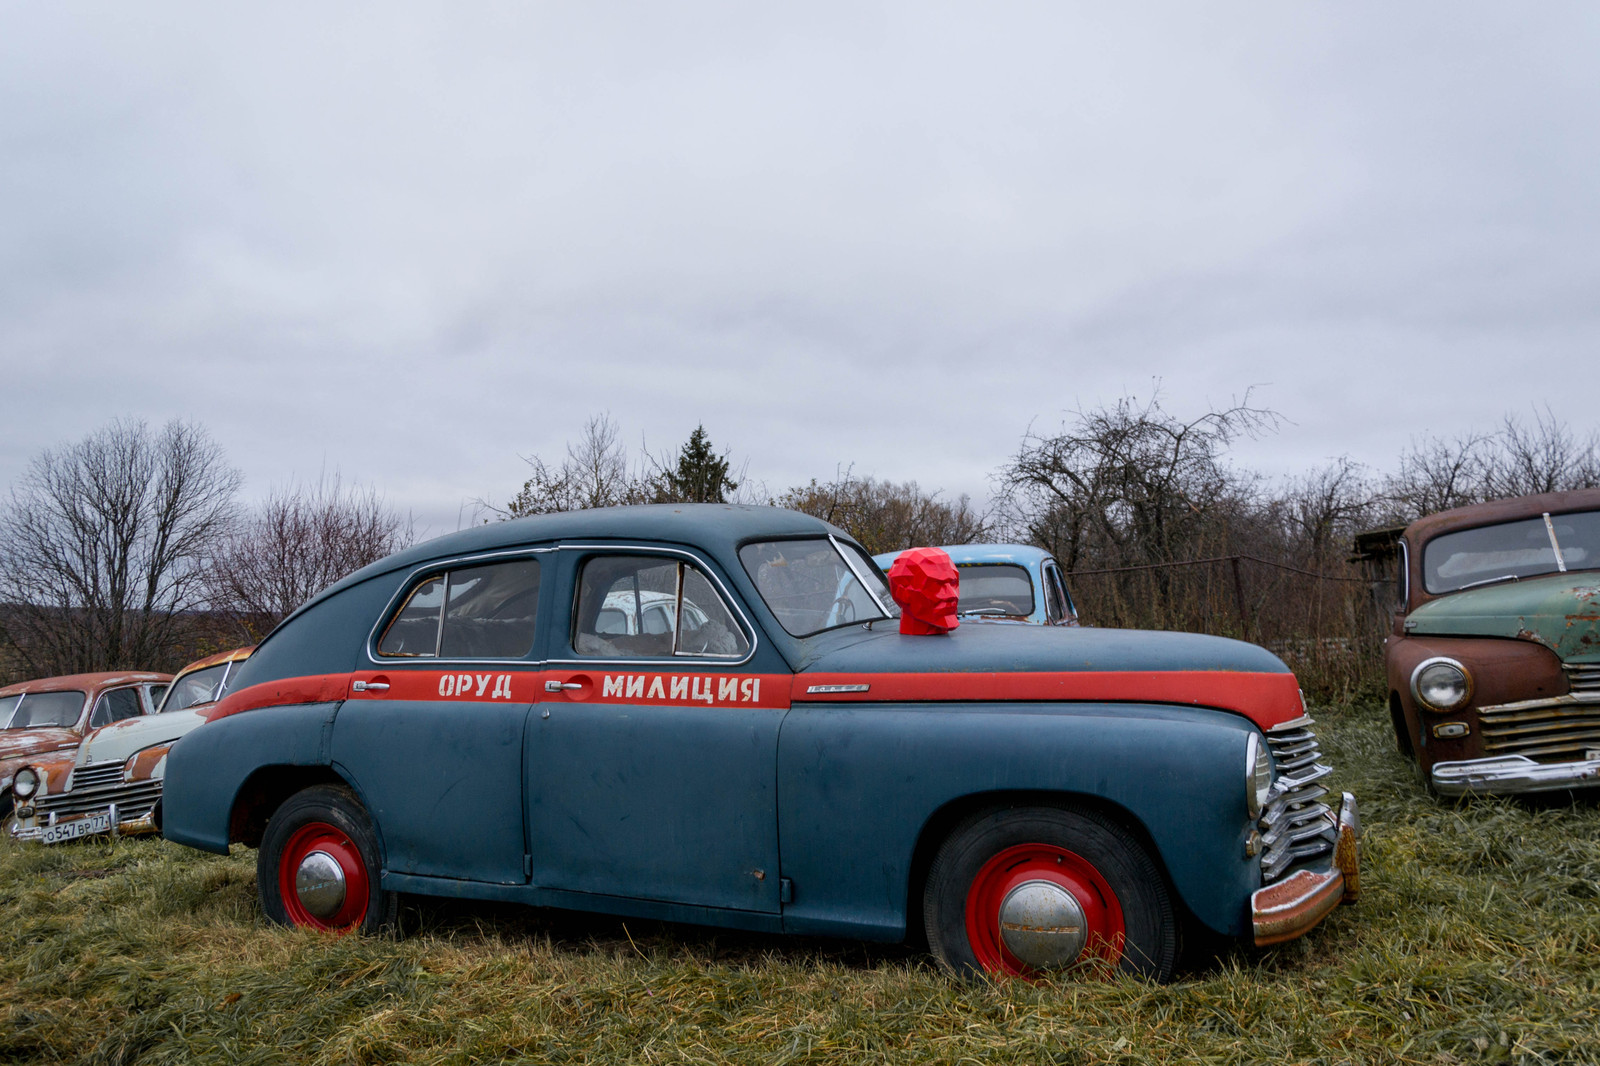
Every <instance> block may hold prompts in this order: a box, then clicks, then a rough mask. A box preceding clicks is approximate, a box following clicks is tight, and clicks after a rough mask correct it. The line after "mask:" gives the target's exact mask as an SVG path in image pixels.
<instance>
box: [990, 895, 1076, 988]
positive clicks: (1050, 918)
mask: <svg viewBox="0 0 1600 1066" xmlns="http://www.w3.org/2000/svg"><path fill="white" fill-rule="evenodd" d="M1000 939H1001V940H1003V941H1004V942H1005V945H1006V949H1007V950H1008V951H1010V952H1011V954H1013V955H1015V956H1016V957H1017V961H1019V962H1021V963H1023V964H1025V965H1027V966H1030V967H1032V968H1033V969H1035V970H1050V969H1054V968H1056V967H1058V966H1066V965H1068V964H1069V963H1071V962H1072V961H1073V960H1074V959H1076V958H1077V957H1078V956H1079V955H1080V954H1082V952H1083V947H1084V944H1085V943H1087V941H1088V926H1087V923H1086V922H1085V921H1084V916H1083V906H1082V904H1080V903H1079V902H1078V900H1077V897H1075V896H1074V895H1073V894H1072V893H1071V892H1068V891H1067V890H1066V889H1065V888H1063V887H1062V886H1060V885H1058V884H1056V883H1055V882H1053V881H1024V882H1023V883H1022V884H1020V885H1018V886H1017V887H1016V888H1013V889H1012V890H1011V891H1010V892H1007V893H1006V898H1005V899H1004V900H1002V901H1001V902H1000Z"/></svg>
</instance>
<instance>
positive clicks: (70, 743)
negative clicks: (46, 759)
mask: <svg viewBox="0 0 1600 1066" xmlns="http://www.w3.org/2000/svg"><path fill="white" fill-rule="evenodd" d="M78 740H79V737H78V734H76V733H74V732H73V731H72V730H70V729H59V728H54V727H47V728H43V729H4V730H0V759H17V758H21V757H22V756H24V755H37V754H39V753H40V752H43V751H60V750H61V749H62V748H72V747H76V746H77V745H78Z"/></svg>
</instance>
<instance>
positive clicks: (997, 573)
mask: <svg viewBox="0 0 1600 1066" xmlns="http://www.w3.org/2000/svg"><path fill="white" fill-rule="evenodd" d="M939 550H940V551H942V552H944V553H945V554H946V555H948V556H950V561H951V562H952V563H954V564H955V567H956V571H957V572H958V573H959V574H960V575H961V602H960V605H959V606H958V607H957V608H956V614H957V615H958V616H959V617H960V618H961V620H962V621H963V622H969V621H970V622H1026V623H1028V624H1029V625H1036V626H1075V625H1077V624H1078V608H1077V605H1076V604H1074V603H1073V602H1072V595H1071V594H1070V593H1069V592H1067V583H1066V582H1065V581H1063V580H1062V579H1061V564H1059V563H1057V562H1056V560H1055V556H1053V555H1051V554H1050V553H1049V552H1047V551H1045V550H1044V549H1043V548H1035V547H1033V546H1032V545H1029V544H947V545H944V546H942V547H940V549H939ZM899 554H900V553H899V552H880V553H879V554H877V555H874V556H873V557H872V561H873V562H875V563H877V564H878V566H879V567H880V568H882V570H883V571H884V573H888V572H889V567H891V566H893V565H894V561H895V558H896V557H897V556H898V555H899Z"/></svg>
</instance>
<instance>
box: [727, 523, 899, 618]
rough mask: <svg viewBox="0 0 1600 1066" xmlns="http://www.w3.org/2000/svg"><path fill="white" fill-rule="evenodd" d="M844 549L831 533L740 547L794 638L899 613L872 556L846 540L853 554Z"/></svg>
mask: <svg viewBox="0 0 1600 1066" xmlns="http://www.w3.org/2000/svg"><path fill="white" fill-rule="evenodd" d="M840 547H841V546H839V545H837V542H835V541H834V540H833V538H831V537H809V538H806V539H804V540H765V541H758V542H756V543H754V544H746V545H745V546H744V547H743V548H740V549H739V561H740V562H741V563H743V564H744V568H745V572H746V573H748V574H749V575H750V579H751V580H752V581H754V582H755V584H756V591H757V592H759V593H761V598H762V600H764V601H765V602H766V605H767V607H768V609H770V610H771V611H772V613H773V615H774V616H775V617H776V618H777V619H778V624H779V625H781V626H783V628H784V629H785V630H786V631H787V632H788V633H789V634H790V635H791V636H796V637H806V636H810V635H811V634H813V633H820V632H822V631H823V630H824V629H832V628H834V627H835V626H842V625H849V624H851V623H853V622H871V621H875V620H877V619H880V618H892V617H894V608H893V601H892V600H891V599H890V598H889V586H887V585H885V584H884V583H883V578H882V577H881V576H879V574H878V570H877V568H876V567H875V566H873V564H872V560H871V559H869V558H867V556H866V554H865V553H863V552H862V551H860V550H859V549H857V548H856V547H855V546H854V545H852V544H845V545H842V547H843V550H844V551H848V552H850V553H851V560H850V561H846V558H845V556H843V555H842V554H840ZM851 562H853V563H854V564H855V565H854V567H852V566H851ZM858 575H859V576H858ZM863 580H865V582H866V584H863V583H862V582H863Z"/></svg>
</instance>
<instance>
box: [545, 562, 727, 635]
mask: <svg viewBox="0 0 1600 1066" xmlns="http://www.w3.org/2000/svg"><path fill="white" fill-rule="evenodd" d="M572 631H573V641H572V650H573V651H575V652H577V653H578V654H579V655H586V656H594V657H596V658H602V659H635V658H655V657H658V656H659V657H667V656H673V655H694V656H711V657H718V658H721V657H726V658H735V659H736V658H740V657H742V656H744V655H746V654H748V653H749V651H750V642H749V641H748V640H746V639H745V635H744V632H743V630H741V629H740V628H739V626H738V624H737V623H736V622H735V621H734V619H733V612H732V611H731V610H729V608H728V605H727V603H726V602H724V601H723V599H722V597H721V596H720V595H719V594H718V593H717V590H716V587H715V586H714V585H712V583H711V581H710V579H709V578H707V577H706V575H705V574H704V573H703V572H701V571H700V570H699V569H698V568H697V567H696V566H694V564H692V563H686V562H680V561H679V560H676V559H663V558H660V557H659V556H650V555H597V556H594V557H593V558H590V559H587V560H585V561H584V564H583V569H582V572H581V573H580V575H579V578H578V602H577V603H576V605H575V611H574V623H573V630H572Z"/></svg>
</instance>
